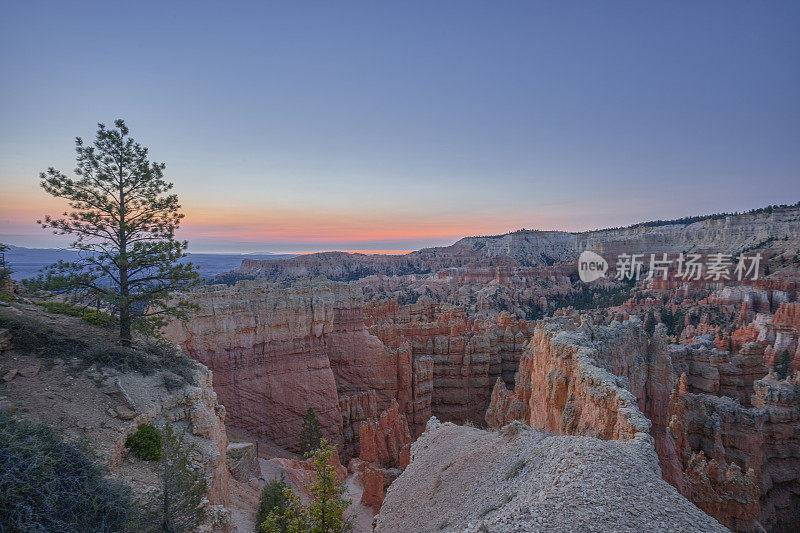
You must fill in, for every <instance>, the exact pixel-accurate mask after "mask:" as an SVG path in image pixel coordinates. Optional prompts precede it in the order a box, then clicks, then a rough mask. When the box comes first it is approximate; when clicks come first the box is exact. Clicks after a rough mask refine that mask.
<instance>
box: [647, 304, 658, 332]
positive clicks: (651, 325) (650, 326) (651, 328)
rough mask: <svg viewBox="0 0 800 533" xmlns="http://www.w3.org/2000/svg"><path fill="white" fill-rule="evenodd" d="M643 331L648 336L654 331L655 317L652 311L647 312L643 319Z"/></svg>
mask: <svg viewBox="0 0 800 533" xmlns="http://www.w3.org/2000/svg"><path fill="white" fill-rule="evenodd" d="M644 330H645V331H646V332H647V334H648V335H652V334H653V332H655V330H656V317H655V315H654V314H653V310H652V309H651V310H650V311H648V313H647V316H646V317H645V318H644Z"/></svg>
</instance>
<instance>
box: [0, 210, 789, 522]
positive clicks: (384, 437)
mask: <svg viewBox="0 0 800 533" xmlns="http://www.w3.org/2000/svg"><path fill="white" fill-rule="evenodd" d="M799 227H800V209H799V208H798V207H797V206H794V207H783V208H774V209H764V210H756V211H754V212H751V213H745V214H742V215H726V216H711V217H704V218H702V217H701V218H698V219H691V220H686V221H683V222H681V221H672V222H664V223H661V222H659V223H653V224H642V225H638V226H634V227H630V228H621V229H611V230H602V231H595V232H586V233H580V234H575V233H566V232H536V231H527V230H523V231H519V232H514V233H510V234H507V235H501V236H493V237H470V238H465V239H462V240H461V241H458V242H457V243H455V244H454V245H452V246H450V247H443V248H434V249H428V250H421V251H419V252H414V253H411V254H405V255H402V256H370V255H363V254H345V253H338V252H332V253H325V254H309V255H306V256H299V257H295V258H290V259H282V260H265V261H261V260H249V259H248V260H245V261H244V262H243V263H242V265H241V266H240V267H239V268H238V269H236V270H235V271H233V272H231V273H229V275H227V276H223V277H222V278H220V281H225V283H219V284H208V285H204V286H200V287H197V288H195V289H194V290H192V291H191V292H187V293H184V294H175V295H174V298H175V299H176V300H188V301H191V302H192V303H193V304H194V308H193V310H192V311H191V312H190V313H189V314H188V316H186V317H181V318H178V319H173V320H171V321H169V322H167V323H166V325H165V326H164V327H163V328H162V329H161V331H160V333H161V335H162V336H163V338H164V339H165V340H167V341H169V342H170V343H173V344H174V345H177V346H179V347H180V350H181V351H182V353H183V354H185V355H186V356H188V357H189V358H191V359H192V360H194V363H193V365H195V366H193V367H192V368H193V370H192V372H193V378H192V385H191V386H185V387H182V388H179V389H177V390H172V389H170V388H169V386H168V384H169V383H173V381H174V380H173V378H171V377H166V378H165V377H163V376H161V375H160V374H156V375H154V376H140V375H139V374H137V373H136V372H120V371H114V372H109V371H107V370H102V371H101V370H99V367H98V369H94V370H90V371H89V372H88V374H87V378H86V379H85V380H83V381H86V382H87V387H88V383H91V382H92V381H93V380H94V381H96V382H97V383H100V384H101V385H98V387H100V389H99V390H98V391H95V390H93V389H92V390H90V391H89V392H86V393H85V395H86V397H87V398H90V399H93V400H92V401H93V402H94V403H95V404H96V406H95V407H97V409H94V407H93V411H92V412H93V415H92V416H93V417H95V418H98V419H99V418H103V417H111V419H112V420H113V422H111V423H109V421H107V420H105V419H104V421H103V422H102V424H104V425H101V426H100V429H91V430H85V429H81V430H80V431H79V432H80V433H86V432H89V434H90V435H92V438H93V439H94V440H95V441H96V442H98V443H102V447H103V449H104V450H105V451H106V457H105V461H106V463H107V464H108V466H109V468H110V469H111V471H112V472H113V473H114V475H115V476H119V477H120V478H123V479H126V480H128V481H129V482H130V483H131V484H133V485H134V487H135V492H136V491H139V492H141V493H142V494H147V493H148V491H149V490H152V487H151V485H152V483H153V480H152V479H151V478H152V476H151V474H152V473H147V472H144V474H146V475H143V471H137V470H136V469H135V468H134V463H133V462H132V460H131V459H130V457H129V456H128V455H127V454H126V451H125V450H126V448H125V446H124V440H125V438H126V437H127V435H129V434H130V433H131V432H132V431H133V430H134V429H135V428H136V426H137V425H138V424H141V423H152V424H156V425H159V424H162V423H164V422H165V421H169V422H171V423H174V424H175V425H176V426H179V427H180V428H181V429H185V430H186V432H187V434H188V435H190V438H191V439H192V441H193V442H194V443H196V444H197V446H198V447H199V449H200V454H199V456H198V460H197V462H198V465H199V466H200V468H202V469H203V471H204V472H205V473H206V479H207V482H208V485H209V489H210V490H209V492H208V496H207V504H206V506H207V508H208V516H209V519H208V521H207V523H206V524H205V525H204V528H205V529H206V530H214V531H217V530H219V531H234V530H235V531H245V530H247V531H251V530H252V529H253V528H254V527H255V523H254V522H253V520H254V516H253V514H254V510H255V507H256V504H257V501H258V493H259V490H260V489H261V488H262V487H263V486H264V485H265V484H266V483H267V482H268V481H269V480H272V479H280V478H282V477H283V478H285V479H286V480H287V483H289V485H290V487H291V488H292V489H293V490H294V491H295V492H296V493H297V494H298V495H299V497H300V498H301V500H302V501H303V502H306V503H308V502H309V501H310V500H311V499H312V498H313V495H312V494H310V493H309V492H308V489H307V484H308V481H309V479H310V476H311V475H312V471H313V466H312V465H311V463H310V462H309V461H308V460H307V459H304V458H303V457H302V456H301V454H300V449H301V440H302V438H301V435H302V429H303V421H304V415H306V413H307V412H308V410H309V409H310V410H312V411H313V412H314V414H315V417H316V418H317V420H318V421H319V423H320V426H321V431H322V433H323V436H324V437H325V438H326V439H327V440H328V441H329V442H331V443H333V444H334V445H336V450H337V454H336V455H335V456H334V457H333V458H332V462H331V466H332V467H333V469H334V471H335V472H336V475H337V478H338V479H339V481H340V482H341V483H342V486H343V487H344V488H345V492H346V496H347V498H349V499H351V500H352V504H351V505H352V507H351V510H352V520H353V527H354V531H357V532H362V531H370V530H372V527H373V523H374V526H375V529H376V530H377V531H406V530H415V531H417V530H418V531H438V530H446V531H486V530H489V531H514V530H520V529H523V530H545V529H547V530H556V531H559V530H564V531H565V530H567V529H571V528H574V525H575V524H579V525H580V527H585V528H586V529H590V530H591V529H599V528H601V526H603V525H604V526H605V527H606V528H612V529H617V530H651V531H661V530H669V529H674V530H685V529H693V530H702V531H724V530H725V529H729V530H732V531H737V532H759V531H770V532H783V531H792V530H793V529H795V527H796V524H797V523H800V291H798V287H799V286H800V230H798V228H799ZM585 249H591V250H595V251H597V250H599V251H601V252H602V253H603V254H604V255H606V256H607V257H612V256H613V255H614V254H621V253H632V252H635V253H644V252H652V253H667V252H668V253H679V252H682V251H696V252H709V251H715V250H717V249H723V250H724V251H725V252H726V253H748V254H755V253H760V254H762V257H763V264H762V266H761V270H760V271H759V275H758V276H756V278H757V279H746V280H743V281H738V280H735V279H706V278H702V279H693V280H684V279H680V278H679V277H677V276H675V275H670V276H665V277H663V278H661V277H655V278H652V279H651V278H650V277H648V276H645V277H643V278H642V279H640V280H631V281H625V280H619V279H614V278H613V276H607V277H605V278H602V279H600V280H597V281H596V282H593V283H592V284H587V283H584V282H582V281H580V279H579V276H578V273H577V264H576V258H577V256H578V254H579V253H580V251H582V250H585ZM15 290H16V289H15ZM20 296H21V300H24V299H25V298H26V297H25V296H23V295H22V294H20ZM10 307H12V311H11V312H15V313H23V314H24V313H34V312H35V311H36V310H37V309H38V306H35V305H33V304H32V303H31V302H28V303H25V302H21V303H20V302H16V303H14V305H13V306H10ZM44 319H45V320H52V317H50V316H49V315H48V316H45V317H44ZM69 319H70V320H72V319H73V318H72V317H70V318H69ZM75 320H77V319H75ZM98 331H99V330H98ZM98 334H99V333H98ZM13 341H14V339H13V338H11V337H10V335H9V333H8V332H3V331H0V347H2V349H3V350H4V351H3V354H4V358H5V359H4V360H2V361H0V362H2V363H3V365H4V366H3V375H4V378H3V379H4V381H3V383H0V387H2V388H3V391H5V392H8V391H10V392H11V394H13V395H16V396H19V397H28V398H32V399H33V400H34V401H33V402H32V405H33V406H34V410H36V408H37V407H38V410H41V411H44V412H45V414H44V415H42V416H43V418H44V419H46V420H52V421H53V422H54V423H63V421H62V420H61V419H60V418H58V416H57V411H56V410H52V409H50V407H52V406H53V405H55V404H57V403H58V401H60V400H53V398H51V396H53V395H52V394H51V389H50V388H49V386H48V387H47V388H44V389H42V390H39V391H38V392H28V393H26V392H24V391H23V389H22V387H24V386H25V384H26V381H25V380H28V379H29V378H28V377H27V376H30V375H36V372H39V370H41V376H44V378H46V379H47V380H51V381H58V380H66V381H69V380H68V379H67V377H65V376H64V375H62V374H63V372H64V371H63V369H61V368H60V367H59V366H58V365H56V367H55V368H54V369H49V368H48V369H43V368H40V367H36V371H35V372H34V371H32V370H30V369H29V368H28V367H27V366H26V367H25V368H22V367H20V368H16V367H14V368H11V367H8V362H9V361H10V360H11V361H13V360H15V359H13V358H17V357H18V355H17V354H16V353H15V352H14V351H13V350H14V349H13ZM9 352H10V353H11V354H12V359H8V357H6V355H7V354H8V353H9ZM26 361H27V360H26ZM59 364H61V363H59ZM6 367H8V368H6ZM31 368H33V366H31ZM18 376H20V377H18ZM6 378H7V379H6ZM51 378H52V379H51ZM114 380H116V381H114ZM160 380H163V383H162V381H160ZM83 381H81V383H83ZM48 383H49V381H48ZM165 384H167V385H165ZM53 390H55V389H53ZM57 390H59V391H60V390H61V389H60V388H59V389H57ZM76 390H78V391H81V390H83V389H80V388H79V389H76ZM104 391H106V392H104ZM121 391H122V392H121ZM59 394H62V393H61V392H59ZM7 396H8V395H7ZM63 396H64V397H69V398H72V396H70V395H69V394H67V392H64V393H63ZM106 396H107V397H108V398H113V399H114V403H115V405H112V406H109V405H106V403H108V400H105V401H101V400H99V399H98V398H102V399H105V398H106ZM11 397H12V398H14V397H15V396H11ZM60 397H61V396H59V398H60ZM95 397H97V398H95ZM0 400H2V402H0V407H2V406H4V405H5V404H6V403H8V402H7V400H5V399H3V398H0ZM54 402H55V403H54ZM70 402H72V403H70V405H73V404H75V405H77V403H76V402H77V400H76V399H74V398H73V399H71V400H70ZM116 404H119V405H116ZM45 405H47V406H50V407H48V408H45V407H44V406H45ZM131 405H133V406H134V407H135V408H134V407H131ZM13 407H14V408H15V409H20V410H22V412H25V413H28V410H25V408H24V406H22V405H21V404H20V405H17V404H14V406H13ZM72 408H73V407H70V409H72ZM74 409H76V410H79V409H78V407H74ZM94 411H97V412H94ZM30 414H31V415H33V414H34V413H33V411H31V413H30ZM51 415H52V416H51ZM94 426H95V424H94V423H88V422H86V421H75V422H74V423H73V422H71V421H70V422H69V423H68V424H67V428H68V429H69V430H70V431H71V430H72V429H75V428H79V429H80V428H86V427H92V428H94ZM148 476H150V477H148ZM148 487H150V488H148ZM641 487H646V490H641ZM667 507H668V508H669V511H667V510H665V509H667Z"/></svg>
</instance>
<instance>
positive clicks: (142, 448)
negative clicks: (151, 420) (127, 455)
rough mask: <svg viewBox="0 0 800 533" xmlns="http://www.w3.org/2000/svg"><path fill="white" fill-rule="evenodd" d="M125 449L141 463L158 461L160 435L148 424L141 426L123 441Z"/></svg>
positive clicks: (159, 458) (159, 455)
mask: <svg viewBox="0 0 800 533" xmlns="http://www.w3.org/2000/svg"><path fill="white" fill-rule="evenodd" d="M125 447H126V448H128V449H130V451H131V453H132V454H133V455H134V456H135V457H138V458H139V459H141V460H142V461H160V460H161V433H159V432H158V430H157V429H156V428H154V427H153V426H151V425H150V424H142V425H141V426H139V429H137V430H136V433H134V434H132V435H129V436H128V438H127V439H126V440H125Z"/></svg>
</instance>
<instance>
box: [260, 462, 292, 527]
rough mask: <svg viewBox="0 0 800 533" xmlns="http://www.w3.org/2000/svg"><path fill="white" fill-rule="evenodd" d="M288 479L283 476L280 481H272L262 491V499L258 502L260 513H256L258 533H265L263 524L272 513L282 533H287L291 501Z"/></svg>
mask: <svg viewBox="0 0 800 533" xmlns="http://www.w3.org/2000/svg"><path fill="white" fill-rule="evenodd" d="M288 488H289V485H287V484H286V478H285V477H284V476H283V474H281V478H280V479H271V480H269V481H268V482H267V484H266V485H264V488H263V489H262V490H261V498H259V500H258V511H257V512H256V531H257V532H258V531H263V528H262V527H261V524H263V523H264V521H265V520H266V519H267V517H268V516H269V515H270V513H272V514H273V515H274V516H275V517H276V518H277V522H276V524H275V525H276V526H277V527H278V529H277V530H276V531H280V533H287V522H286V520H285V519H284V516H285V514H286V509H287V507H288V505H289V499H288V498H287V497H286V493H285V492H286V490H287V489H288Z"/></svg>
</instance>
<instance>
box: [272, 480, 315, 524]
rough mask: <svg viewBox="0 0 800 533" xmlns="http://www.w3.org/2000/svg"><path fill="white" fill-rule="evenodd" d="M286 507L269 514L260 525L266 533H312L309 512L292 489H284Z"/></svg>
mask: <svg viewBox="0 0 800 533" xmlns="http://www.w3.org/2000/svg"><path fill="white" fill-rule="evenodd" d="M283 499H284V500H285V501H286V507H284V508H283V510H282V511H279V510H278V509H277V508H276V509H273V510H272V511H270V512H269V514H267V516H266V518H264V520H263V521H262V522H261V524H260V525H259V528H260V529H259V531H262V532H264V533H309V532H310V531H312V527H311V521H310V519H309V516H308V510H307V509H306V508H305V507H303V504H302V503H301V502H300V497H299V496H298V495H297V494H296V493H295V492H294V491H293V490H292V489H290V488H288V487H287V488H285V489H283Z"/></svg>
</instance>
